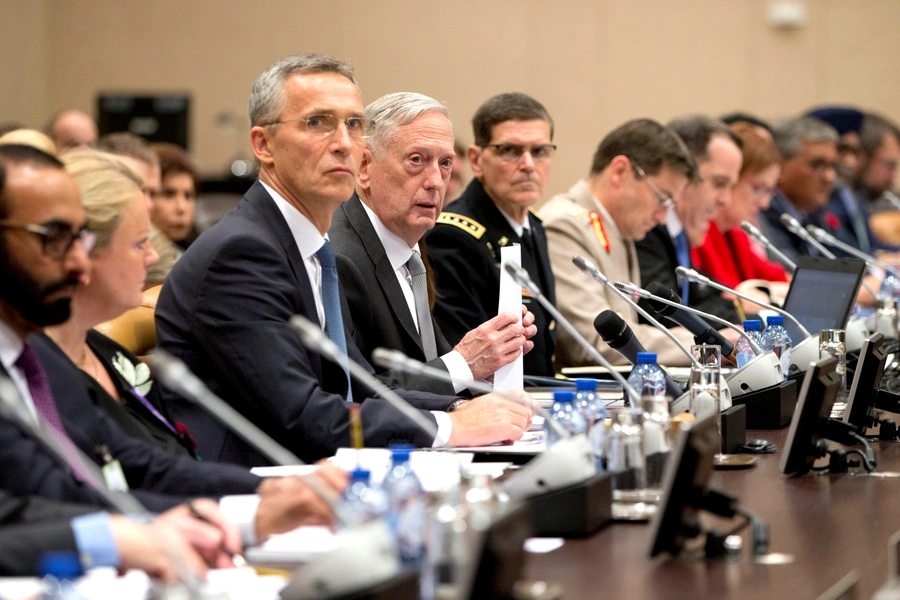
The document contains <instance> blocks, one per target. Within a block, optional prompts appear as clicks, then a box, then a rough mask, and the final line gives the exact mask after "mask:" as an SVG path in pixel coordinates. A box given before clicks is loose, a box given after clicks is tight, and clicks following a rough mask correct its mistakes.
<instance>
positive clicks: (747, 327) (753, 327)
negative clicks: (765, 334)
mask: <svg viewBox="0 0 900 600" xmlns="http://www.w3.org/2000/svg"><path fill="white" fill-rule="evenodd" d="M761 328H762V322H761V321H758V320H756V319H751V320H749V321H744V331H759V330H760V329H761Z"/></svg>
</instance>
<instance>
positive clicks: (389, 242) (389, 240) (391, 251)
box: [359, 199, 419, 271]
mask: <svg viewBox="0 0 900 600" xmlns="http://www.w3.org/2000/svg"><path fill="white" fill-rule="evenodd" d="M359 202H360V204H362V207H363V208H364V209H365V210H366V214H367V215H369V220H370V221H371V222H372V227H373V228H374V229H375V234H376V235H377V236H378V239H379V240H380V241H381V245H382V247H383V248H384V253H385V254H386V255H387V257H388V260H389V261H390V263H391V268H392V269H394V270H395V271H396V270H397V269H399V268H400V267H402V266H403V265H405V264H406V263H407V262H409V258H410V257H411V256H412V251H413V248H415V249H416V250H417V251H418V249H419V244H418V243H416V245H415V246H413V248H410V247H409V244H407V243H406V242H405V241H404V240H402V239H400V237H399V236H398V235H397V234H395V233H394V232H393V231H391V230H390V229H388V228H387V227H386V226H385V224H384V223H382V222H381V219H379V218H378V215H376V214H375V211H373V210H372V209H371V208H369V207H368V205H366V203H365V202H363V201H362V199H360V201H359Z"/></svg>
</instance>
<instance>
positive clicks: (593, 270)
mask: <svg viewBox="0 0 900 600" xmlns="http://www.w3.org/2000/svg"><path fill="white" fill-rule="evenodd" d="M572 263H573V264H574V265H575V266H576V267H578V270H580V271H581V272H582V273H584V274H585V275H587V276H588V277H590V278H591V279H594V280H595V281H599V282H600V283H602V284H603V285H605V286H606V287H607V288H609V289H610V290H612V292H613V293H614V294H616V295H617V296H619V298H621V299H622V300H624V301H625V302H626V303H627V304H629V305H630V306H631V307H633V308H634V310H636V311H637V312H638V314H639V315H641V316H642V317H644V318H645V319H647V321H648V322H649V323H650V324H651V325H653V326H654V327H656V328H657V329H659V330H660V331H661V332H663V334H665V336H666V337H668V338H669V339H670V340H672V342H674V343H675V345H676V346H678V348H679V350H681V351H682V352H684V354H685V356H687V357H688V358H689V359H690V361H691V364H692V365H694V366H695V367H698V368H699V367H700V366H701V365H700V363H699V362H697V359H696V358H694V355H693V354H691V353H690V352H689V351H688V349H687V348H685V347H684V344H682V343H681V342H680V341H679V340H678V338H677V337H675V335H674V334H673V333H672V332H671V331H669V328H668V327H665V326H663V325H662V324H661V323H660V322H659V321H657V320H656V319H654V318H653V317H651V316H650V313H648V312H647V311H646V310H644V309H643V308H641V307H640V306H638V304H637V302H635V301H633V300H632V299H631V298H629V297H628V296H626V295H625V294H623V293H622V292H621V291H619V290H618V289H617V288H616V286H614V285H613V284H612V282H611V281H610V280H609V278H607V277H606V275H604V274H603V273H601V272H600V269H598V268H597V267H596V266H595V265H594V263H592V262H591V261H589V260H588V259H586V258H585V257H583V256H582V255H580V254H576V255H575V256H573V257H572Z"/></svg>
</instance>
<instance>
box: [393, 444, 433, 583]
mask: <svg viewBox="0 0 900 600" xmlns="http://www.w3.org/2000/svg"><path fill="white" fill-rule="evenodd" d="M412 449H413V447H412V446H408V445H397V446H391V447H390V450H391V451H392V452H393V457H392V461H393V463H392V465H391V468H390V470H388V472H387V475H385V477H384V485H383V487H384V491H385V492H386V493H387V497H388V502H389V505H390V510H389V512H388V525H390V527H391V530H392V531H393V532H394V535H395V536H396V538H397V546H398V547H399V548H400V560H401V561H402V562H403V564H404V565H405V566H409V567H411V568H418V567H419V564H420V562H421V559H422V552H423V544H424V536H425V518H426V506H425V493H424V491H423V490H422V483H421V482H420V481H419V478H418V477H416V474H415V473H414V472H413V470H412V467H411V466H410V463H409V456H410V452H411V451H412Z"/></svg>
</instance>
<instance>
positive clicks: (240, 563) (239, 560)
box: [185, 500, 247, 568]
mask: <svg viewBox="0 0 900 600" xmlns="http://www.w3.org/2000/svg"><path fill="white" fill-rule="evenodd" d="M185 506H187V508H188V511H190V513H191V516H192V517H194V518H195V519H197V520H198V521H202V522H203V523H206V524H207V525H212V526H213V527H216V528H218V525H216V524H215V523H213V522H212V521H211V520H209V519H208V518H207V517H206V515H204V514H203V513H202V512H200V511H199V510H197V507H196V506H194V503H193V502H192V501H190V500H188V501H187V502H185ZM222 534H223V535H222V541H221V542H220V543H219V549H220V550H222V552H223V553H224V554H227V555H228V556H230V557H231V562H232V563H234V566H235V567H238V568H239V567H245V566H247V561H246V560H244V557H243V556H241V555H240V554H239V553H238V554H232V553H231V551H230V550H228V548H226V547H225V537H224V532H222Z"/></svg>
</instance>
